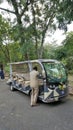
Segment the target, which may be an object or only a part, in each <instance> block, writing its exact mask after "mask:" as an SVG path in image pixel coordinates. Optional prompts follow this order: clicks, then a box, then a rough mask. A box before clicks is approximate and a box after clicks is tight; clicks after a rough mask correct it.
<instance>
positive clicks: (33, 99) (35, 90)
mask: <svg viewBox="0 0 73 130" xmlns="http://www.w3.org/2000/svg"><path fill="white" fill-rule="evenodd" d="M38 93H39V88H38V87H37V88H32V92H31V105H35V104H36V102H37V98H38Z"/></svg>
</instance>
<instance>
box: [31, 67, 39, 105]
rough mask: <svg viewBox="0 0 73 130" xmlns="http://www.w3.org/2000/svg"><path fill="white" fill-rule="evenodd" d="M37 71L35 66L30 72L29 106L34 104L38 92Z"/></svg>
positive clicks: (35, 103)
mask: <svg viewBox="0 0 73 130" xmlns="http://www.w3.org/2000/svg"><path fill="white" fill-rule="evenodd" d="M38 76H39V72H38V71H37V67H36V66H35V67H34V68H33V70H32V71H31V72H30V87H31V106H36V105H38V104H37V98H38V93H39V81H38Z"/></svg>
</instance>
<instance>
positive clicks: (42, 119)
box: [0, 81, 73, 130]
mask: <svg viewBox="0 0 73 130" xmlns="http://www.w3.org/2000/svg"><path fill="white" fill-rule="evenodd" d="M39 104H40V105H39V106H37V107H33V108H31V107H30V97H29V96H27V95H25V94H23V93H21V92H18V91H15V92H11V91H10V90H9V86H7V85H6V83H5V82H4V81H0V130H72V129H73V98H72V97H68V98H67V101H66V102H58V103H51V104H44V103H41V102H39Z"/></svg>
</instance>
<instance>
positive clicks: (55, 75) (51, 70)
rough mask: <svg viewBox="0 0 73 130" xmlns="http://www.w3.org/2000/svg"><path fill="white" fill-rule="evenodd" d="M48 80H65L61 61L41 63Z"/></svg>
mask: <svg viewBox="0 0 73 130" xmlns="http://www.w3.org/2000/svg"><path fill="white" fill-rule="evenodd" d="M43 64H44V68H45V71H46V74H47V79H48V80H49V81H50V82H55V81H56V82H65V81H66V79H67V76H66V71H65V68H64V66H63V65H62V64H61V63H55V62H53V63H51V62H50V63H43Z"/></svg>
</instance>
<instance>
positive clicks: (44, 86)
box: [7, 59, 68, 103]
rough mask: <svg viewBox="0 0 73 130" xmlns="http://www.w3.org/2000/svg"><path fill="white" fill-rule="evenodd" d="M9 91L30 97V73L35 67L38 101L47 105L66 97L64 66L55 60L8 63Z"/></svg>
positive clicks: (66, 78)
mask: <svg viewBox="0 0 73 130" xmlns="http://www.w3.org/2000/svg"><path fill="white" fill-rule="evenodd" d="M9 65H10V79H9V80H8V81H7V83H8V84H10V89H11V90H12V91H13V90H15V89H17V90H19V91H21V92H24V93H25V94H28V95H30V93H31V88H30V72H31V71H32V69H33V67H34V66H37V68H38V71H39V73H40V76H39V95H38V99H39V100H41V101H43V102H45V103H48V102H54V101H59V100H61V99H64V98H65V97H66V96H67V95H68V77H67V73H66V70H65V68H64V66H63V65H62V64H61V63H60V62H59V61H57V60H50V59H39V60H29V61H23V62H14V63H10V64H9Z"/></svg>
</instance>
